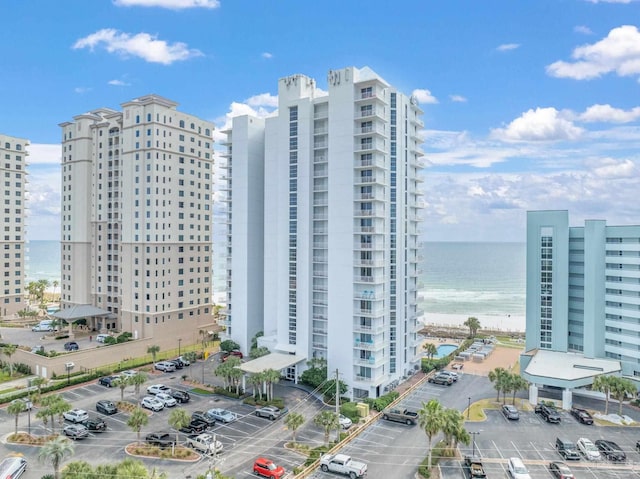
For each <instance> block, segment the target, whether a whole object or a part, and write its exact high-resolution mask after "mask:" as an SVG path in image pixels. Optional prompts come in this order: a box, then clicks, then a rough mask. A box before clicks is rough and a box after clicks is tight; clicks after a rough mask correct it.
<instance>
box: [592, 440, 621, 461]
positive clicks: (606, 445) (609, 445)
mask: <svg viewBox="0 0 640 479" xmlns="http://www.w3.org/2000/svg"><path fill="white" fill-rule="evenodd" d="M595 444H596V447H597V448H598V450H599V451H600V454H602V455H603V456H604V457H605V459H607V460H609V461H614V462H624V461H626V460H627V455H626V454H625V453H624V451H623V450H622V448H621V447H620V446H618V445H617V444H616V443H615V442H613V441H608V440H606V439H598V440H597V441H596V442H595Z"/></svg>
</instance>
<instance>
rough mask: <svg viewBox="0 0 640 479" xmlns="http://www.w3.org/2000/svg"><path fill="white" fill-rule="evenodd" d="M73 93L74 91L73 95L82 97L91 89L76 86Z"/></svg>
mask: <svg viewBox="0 0 640 479" xmlns="http://www.w3.org/2000/svg"><path fill="white" fill-rule="evenodd" d="M73 91H74V92H75V93H78V94H79V95H82V94H84V93H87V92H90V91H91V88H88V87H83V86H77V87H75V88H74V89H73Z"/></svg>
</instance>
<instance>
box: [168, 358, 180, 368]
mask: <svg viewBox="0 0 640 479" xmlns="http://www.w3.org/2000/svg"><path fill="white" fill-rule="evenodd" d="M165 363H171V364H173V365H174V366H175V367H176V369H182V368H183V367H184V363H183V362H182V361H180V360H179V359H167V360H166V361H165Z"/></svg>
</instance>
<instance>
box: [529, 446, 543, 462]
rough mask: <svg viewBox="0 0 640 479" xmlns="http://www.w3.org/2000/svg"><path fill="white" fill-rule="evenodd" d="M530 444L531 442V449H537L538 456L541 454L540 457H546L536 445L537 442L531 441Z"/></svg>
mask: <svg viewBox="0 0 640 479" xmlns="http://www.w3.org/2000/svg"><path fill="white" fill-rule="evenodd" d="M529 444H531V449H533V450H534V451H535V453H536V454H537V455H538V456H540V459H544V455H542V453H541V452H540V451H539V450H538V448H537V447H536V445H535V443H533V442H529Z"/></svg>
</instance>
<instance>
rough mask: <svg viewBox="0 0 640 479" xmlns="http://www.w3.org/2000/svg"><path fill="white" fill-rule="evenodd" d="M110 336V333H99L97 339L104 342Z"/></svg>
mask: <svg viewBox="0 0 640 479" xmlns="http://www.w3.org/2000/svg"><path fill="white" fill-rule="evenodd" d="M109 337H110V335H109V334H98V335H97V336H96V341H98V342H99V343H104V342H105V340H106V339H107V338H109Z"/></svg>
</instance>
